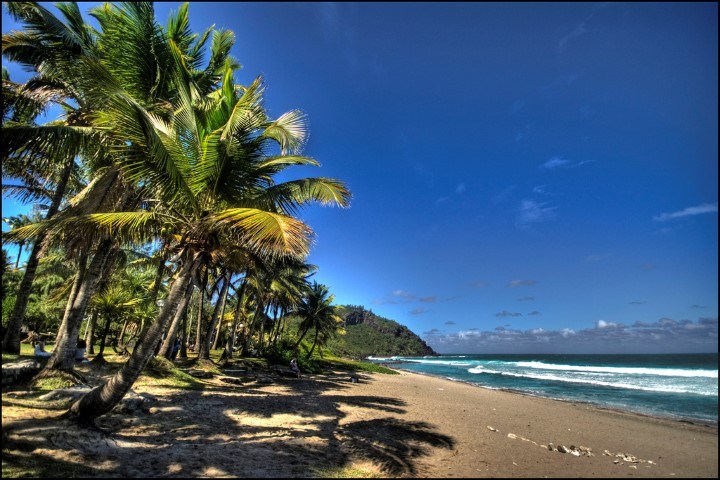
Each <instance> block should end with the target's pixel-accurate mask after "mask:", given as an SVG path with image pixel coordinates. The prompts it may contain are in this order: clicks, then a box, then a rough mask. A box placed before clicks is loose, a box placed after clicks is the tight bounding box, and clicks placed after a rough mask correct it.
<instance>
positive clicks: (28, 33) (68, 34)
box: [3, 2, 237, 369]
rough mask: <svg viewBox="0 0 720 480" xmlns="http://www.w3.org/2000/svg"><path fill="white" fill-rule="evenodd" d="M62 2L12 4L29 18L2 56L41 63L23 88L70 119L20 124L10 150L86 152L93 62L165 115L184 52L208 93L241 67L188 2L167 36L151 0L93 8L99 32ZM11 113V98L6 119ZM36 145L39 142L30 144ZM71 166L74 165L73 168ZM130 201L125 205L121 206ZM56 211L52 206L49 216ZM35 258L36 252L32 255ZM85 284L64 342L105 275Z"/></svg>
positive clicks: (7, 343)
mask: <svg viewBox="0 0 720 480" xmlns="http://www.w3.org/2000/svg"><path fill="white" fill-rule="evenodd" d="M56 6H57V7H58V9H59V10H60V11H61V13H62V14H63V17H64V19H65V21H64V22H63V21H61V20H60V19H58V18H57V17H55V16H54V15H53V14H52V13H51V12H49V11H48V10H47V9H45V8H44V7H42V6H40V5H39V4H37V3H36V2H10V3H8V9H9V10H10V12H11V14H12V15H13V16H15V17H16V18H17V19H18V20H20V21H21V22H23V24H24V26H25V27H26V28H25V30H23V31H21V32H11V33H10V34H8V35H4V36H3V54H4V55H5V56H6V58H8V59H9V60H12V61H17V62H19V63H21V64H23V65H25V66H26V67H29V68H35V70H36V71H37V72H38V75H36V77H35V78H34V79H33V80H32V82H28V83H29V84H32V87H33V88H25V89H22V92H25V93H26V96H30V97H32V96H31V95H30V94H33V95H34V96H35V97H37V98H38V99H45V100H47V101H53V102H55V103H59V104H60V105H62V106H63V108H64V109H65V110H66V115H65V116H66V120H65V121H64V122H61V124H58V125H46V126H43V128H25V127H22V126H19V125H17V126H16V125H13V126H12V127H13V129H12V130H11V131H8V132H7V133H9V134H10V135H9V138H11V139H12V140H13V141H12V142H9V145H7V146H6V147H4V148H6V149H7V152H23V153H24V154H25V155H26V156H27V155H28V152H35V153H33V156H34V158H44V157H47V155H42V154H43V153H46V152H47V151H48V149H47V148H40V147H43V146H45V145H46V144H48V142H49V143H50V144H51V145H52V147H53V151H55V152H60V153H62V154H65V155H66V157H67V158H74V156H75V154H76V153H79V152H80V151H82V149H83V142H87V140H86V138H85V137H87V136H90V137H91V138H90V140H95V138H94V136H95V135H96V134H97V133H98V131H97V130H95V129H92V128H90V129H88V128H85V129H82V128H78V127H80V126H82V127H85V126H88V125H91V119H92V118H93V117H94V116H95V114H96V112H97V111H98V110H101V109H102V108H103V105H104V101H103V100H104V98H103V96H102V95H95V96H93V95H91V92H92V91H93V89H94V84H95V83H96V82H97V78H96V77H95V76H94V75H93V73H92V71H89V70H88V68H91V67H88V66H89V65H93V67H92V68H97V69H99V70H102V72H103V74H106V75H108V76H112V78H113V79H114V81H115V82H114V83H113V85H116V86H120V87H121V88H123V89H124V91H125V92H127V93H128V95H130V96H132V97H133V99H135V100H136V101H138V102H140V104H141V105H143V107H144V108H145V109H146V110H147V112H148V113H150V114H153V115H160V116H167V115H168V114H170V113H171V112H170V111H169V110H168V105H170V103H169V101H171V100H172V99H173V95H175V92H176V89H175V88H174V86H173V83H172V81H171V79H170V77H171V75H172V73H174V72H175V69H174V68H172V65H174V63H175V61H176V59H177V58H181V59H182V62H183V63H182V66H183V71H184V73H185V76H186V77H189V78H192V79H193V80H194V81H195V83H196V87H197V90H198V91H199V92H205V93H206V92H209V91H211V90H212V89H213V88H214V86H215V84H216V83H217V81H218V79H219V78H220V77H219V74H218V72H219V71H220V68H221V67H222V66H224V65H232V66H235V65H237V62H236V61H234V60H233V59H232V58H231V57H230V56H229V46H228V41H229V40H231V36H229V35H228V34H227V33H225V32H216V31H214V30H213V29H208V31H206V32H205V33H204V34H203V35H202V36H201V37H200V38H197V35H193V34H192V33H191V31H190V30H189V25H188V12H187V5H184V6H183V7H181V8H180V10H179V11H178V12H177V14H175V15H173V16H171V18H170V22H169V24H168V28H167V32H168V34H167V35H166V34H165V32H164V31H163V30H162V28H161V27H160V26H159V25H158V24H157V23H156V22H155V19H154V10H153V6H152V4H151V3H146V2H142V3H141V2H138V3H128V4H124V5H123V6H121V7H116V6H113V5H110V4H104V5H103V6H100V7H97V8H95V9H93V10H92V11H91V15H92V16H94V17H95V18H96V19H97V21H98V23H99V24H100V26H101V30H100V31H96V30H94V29H93V28H91V27H89V26H88V25H87V24H85V23H84V21H83V19H82V15H81V14H80V11H79V9H78V8H77V5H76V4H74V3H69V4H58V5H56ZM211 34H213V37H212V44H211V55H210V60H209V62H208V64H207V67H206V68H204V69H202V68H201V64H202V57H203V51H202V48H203V46H204V45H205V43H206V42H207V40H208V38H209V37H210V35H211ZM176 56H177V58H176ZM6 84H7V87H8V89H10V88H11V87H12V85H10V84H9V83H7V82H5V81H4V82H3V89H4V90H6ZM16 90H17V89H16ZM18 91H20V90H18ZM13 92H15V90H13ZM28 92H29V93H28ZM35 97H32V98H35ZM13 98H15V97H13ZM65 98H70V99H72V100H73V102H66V101H64V99H65ZM26 103H28V102H26ZM17 104H19V102H13V103H12V105H11V106H12V107H13V108H15V110H17V107H16V105H17ZM5 112H6V108H5V104H4V105H3V119H4V120H5ZM5 126H6V122H5V121H4V127H5ZM50 127H52V128H50ZM4 139H5V136H4ZM38 139H42V141H38ZM61 142H64V143H61ZM4 143H6V142H4ZM31 145H36V147H34V148H32V149H29V148H28V146H31ZM124 147H127V145H124ZM109 153H110V154H112V153H113V152H109ZM6 156H7V155H3V157H6ZM49 158H50V159H52V158H53V157H51V156H50V157H49ZM103 158H104V160H105V163H102V164H97V162H90V163H88V165H90V166H91V167H92V169H96V168H98V167H103V166H105V167H106V166H107V155H105V156H104V157H103ZM5 165H6V162H5V161H3V173H5ZM70 166H71V165H69V164H68V168H69V167H70ZM63 172H66V170H63ZM68 174H69V172H68ZM63 178H64V177H63ZM136 183H137V182H136ZM116 185H117V186H118V187H119V188H125V189H127V188H131V186H130V185H128V184H127V183H116ZM62 192H63V189H60V188H58V189H57V190H56V193H57V195H58V196H59V198H60V199H61V198H62ZM128 206H129V205H125V206H124V207H123V208H121V210H122V209H126V208H128ZM51 210H52V208H51ZM56 210H57V209H55V211H56ZM96 211H97V212H102V211H103V210H96ZM105 211H106V210H105ZM53 213H54V212H51V211H49V212H48V215H47V218H50V217H51V216H52V214H53ZM85 213H88V212H85ZM38 233H39V234H44V231H42V230H40V231H38ZM40 243H41V242H36V245H37V246H38V247H39V245H40ZM96 245H97V246H98V248H100V247H102V249H99V250H97V252H96V258H97V259H98V262H97V263H98V264H100V263H102V261H103V259H104V258H105V257H106V256H107V254H108V253H109V248H110V246H109V245H108V244H107V243H106V242H102V241H100V242H97V243H96ZM33 258H34V257H33V256H32V255H31V260H32V259H33ZM92 266H93V265H91V267H92ZM30 267H31V262H30V261H29V263H28V268H27V269H26V279H27V281H26V282H25V283H27V284H28V287H29V285H30V284H31V283H32V279H33V276H32V274H33V272H34V270H33V269H32V268H30ZM94 271H101V270H97V269H96V270H94ZM82 282H83V284H82V286H83V288H79V289H78V290H77V294H78V295H80V297H79V298H77V299H76V298H73V297H71V298H70V299H69V300H68V312H70V311H71V310H72V312H73V313H72V315H71V318H70V319H69V321H68V322H64V325H65V328H63V329H61V333H60V337H59V338H58V340H59V341H67V342H70V341H74V340H73V339H70V338H65V337H71V335H68V334H67V332H73V331H75V330H76V327H77V326H78V325H77V323H78V322H79V321H81V319H82V317H83V315H84V312H85V308H86V306H87V304H88V300H89V298H90V296H91V295H92V294H93V292H94V290H95V289H96V288H97V282H98V277H97V276H92V275H90V276H87V277H83V279H82ZM25 290H27V289H25ZM23 291H24V290H23ZM25 304H26V301H24V299H22V298H18V301H17V302H16V304H15V312H14V313H13V315H12V317H11V322H10V328H9V329H8V334H7V335H6V337H5V339H4V343H3V346H4V348H5V349H6V350H8V349H9V350H13V349H15V348H17V349H19V337H18V334H19V331H20V326H21V323H22V318H23V312H24V308H25ZM16 333H17V334H16ZM68 352H69V350H68ZM54 357H56V356H55V355H54ZM52 360H53V361H52V362H48V368H61V369H67V368H70V369H71V368H72V359H71V358H69V359H65V360H60V359H58V358H53V359H52Z"/></svg>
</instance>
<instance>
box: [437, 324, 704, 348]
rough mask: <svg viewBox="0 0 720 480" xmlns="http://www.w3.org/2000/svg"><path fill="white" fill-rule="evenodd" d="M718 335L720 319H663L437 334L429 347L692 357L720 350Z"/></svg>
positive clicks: (472, 330)
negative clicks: (582, 327) (577, 328)
mask: <svg viewBox="0 0 720 480" xmlns="http://www.w3.org/2000/svg"><path fill="white" fill-rule="evenodd" d="M601 326H602V327H601ZM506 327H509V325H507V326H506ZM717 334H718V319H717V317H703V318H700V319H698V321H696V322H692V321H690V320H681V321H675V320H672V319H669V318H662V319H660V320H658V321H656V322H652V323H650V322H641V321H637V322H635V323H634V324H633V325H632V326H626V325H623V324H620V323H614V322H608V321H605V320H600V321H598V322H597V326H596V327H594V328H585V329H580V330H575V329H572V328H563V329H560V330H546V329H544V328H540V327H533V328H530V329H528V330H514V329H510V328H505V327H498V328H496V329H495V330H493V331H479V330H477V329H471V330H467V331H462V332H458V333H452V334H436V335H431V336H429V338H428V343H429V344H430V346H432V347H433V349H435V350H436V351H438V352H440V353H451V352H465V353H691V352H714V351H717V341H718V336H717Z"/></svg>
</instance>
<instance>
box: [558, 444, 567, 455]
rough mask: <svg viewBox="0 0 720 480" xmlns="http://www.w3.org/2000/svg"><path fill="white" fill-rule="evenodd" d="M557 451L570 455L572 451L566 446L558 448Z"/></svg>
mask: <svg viewBox="0 0 720 480" xmlns="http://www.w3.org/2000/svg"><path fill="white" fill-rule="evenodd" d="M557 451H558V452H560V453H570V449H569V448H567V447H566V446H565V445H560V446H558V448H557Z"/></svg>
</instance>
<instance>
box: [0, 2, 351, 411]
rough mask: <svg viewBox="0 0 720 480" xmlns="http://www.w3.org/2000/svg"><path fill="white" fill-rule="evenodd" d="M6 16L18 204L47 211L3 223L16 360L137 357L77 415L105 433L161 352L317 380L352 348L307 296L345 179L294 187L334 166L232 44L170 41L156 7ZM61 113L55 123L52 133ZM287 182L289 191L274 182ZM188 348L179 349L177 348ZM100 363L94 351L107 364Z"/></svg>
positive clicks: (8, 139) (5, 156)
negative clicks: (316, 245) (306, 212)
mask: <svg viewBox="0 0 720 480" xmlns="http://www.w3.org/2000/svg"><path fill="white" fill-rule="evenodd" d="M56 6H57V9H58V11H59V15H55V14H54V13H53V12H52V11H50V10H49V9H47V8H45V7H44V6H42V5H41V4H39V3H37V2H8V3H7V4H6V8H7V9H8V11H9V13H10V14H11V15H12V16H13V17H14V18H15V19H16V20H17V21H18V22H19V23H20V24H21V25H23V29H22V30H18V31H12V32H9V33H7V34H5V35H3V42H2V52H3V56H4V58H5V59H6V60H8V61H11V62H16V63H19V64H20V65H22V66H23V67H24V68H25V69H27V70H29V71H31V72H33V76H32V77H31V78H30V80H28V81H27V82H25V83H22V84H20V83H15V82H13V81H12V80H11V79H10V78H9V75H8V74H7V71H5V70H3V118H2V122H3V123H2V129H3V147H2V173H3V194H4V195H10V196H15V197H16V198H18V199H20V200H21V201H25V202H28V203H32V204H35V205H37V209H36V210H37V212H38V214H37V215H36V216H35V218H32V219H28V218H20V217H15V218H8V219H7V222H8V224H9V225H11V226H12V228H11V229H10V230H9V231H8V232H5V233H3V243H4V244H15V245H17V246H18V247H19V248H18V250H21V249H22V250H23V251H24V252H27V255H28V257H27V260H26V261H25V262H24V268H23V265H21V264H20V257H21V253H22V252H20V251H19V252H18V255H17V256H16V258H15V262H14V264H12V263H11V262H10V261H9V259H8V257H7V254H6V253H4V254H3V255H4V256H3V344H2V345H3V354H5V353H8V354H17V353H19V352H20V346H21V342H22V341H23V339H24V338H26V337H33V335H35V336H42V335H44V336H46V337H50V338H52V337H53V336H54V342H53V343H54V348H53V352H52V356H51V357H50V358H49V359H48V361H47V364H46V366H45V368H44V370H43V371H42V372H41V373H40V374H39V376H38V379H40V378H49V377H52V376H54V375H59V374H60V375H66V376H67V375H70V376H79V375H78V374H77V372H75V369H74V365H75V363H74V357H75V351H76V348H77V346H78V339H80V338H82V339H83V341H84V342H85V343H86V344H87V346H88V350H87V353H88V354H94V355H95V357H94V358H95V361H96V362H98V363H102V359H103V357H104V355H106V354H107V352H108V348H113V349H114V352H115V353H116V354H118V355H123V356H125V358H126V361H125V362H124V364H123V365H122V367H121V368H120V369H119V370H118V371H117V373H116V374H115V375H113V376H112V377H111V378H109V379H108V380H107V381H106V382H105V383H104V384H103V385H101V386H99V387H98V388H95V389H93V390H92V391H91V392H90V393H88V394H86V395H85V396H83V397H81V398H80V399H79V400H78V401H77V402H75V403H74V404H73V405H72V407H71V408H70V410H69V411H68V413H67V416H68V417H70V418H74V419H76V420H77V421H79V422H80V423H84V424H94V421H95V419H96V418H97V417H99V416H101V415H103V414H105V413H107V412H108V411H110V410H111V409H112V408H113V407H114V406H115V405H116V404H117V403H118V402H119V401H120V400H121V399H122V397H123V396H124V395H125V393H126V392H128V390H129V389H130V387H131V386H132V385H133V383H134V382H135V381H136V380H137V379H138V377H139V376H140V374H141V372H142V371H143V370H144V369H145V368H146V366H147V365H148V363H149V362H150V360H151V359H152V358H153V357H154V356H155V355H160V356H168V357H170V358H174V357H173V355H179V358H184V357H187V356H188V355H189V354H188V351H190V352H193V353H192V355H193V356H194V357H197V361H198V362H199V363H200V364H202V362H210V361H211V357H210V352H211V351H216V350H217V349H218V348H220V349H222V350H223V358H226V359H227V358H231V357H232V356H233V355H238V354H240V355H258V356H266V357H269V358H286V357H288V356H298V357H301V358H302V359H303V362H306V365H311V362H312V358H313V357H317V356H318V355H324V354H325V353H326V351H325V349H324V347H325V346H326V345H327V344H328V342H329V341H330V340H331V339H332V338H333V336H334V335H337V334H340V333H342V323H343V322H342V319H341V318H340V317H339V315H338V312H337V310H336V307H335V306H333V305H332V298H333V297H332V295H330V293H329V289H328V287H326V286H323V285H320V284H317V283H315V282H313V283H310V278H311V276H312V274H313V273H314V272H315V271H316V269H317V267H315V266H313V265H310V264H308V263H307V256H308V254H309V251H310V247H311V244H312V238H313V232H312V229H311V227H310V226H309V225H307V224H306V223H305V222H304V221H303V220H302V218H301V216H300V213H301V211H302V209H303V207H305V206H307V205H310V204H320V205H331V206H333V205H334V206H339V207H348V206H349V203H350V199H351V194H350V192H349V190H348V188H347V187H346V186H345V184H344V183H343V182H342V181H339V180H336V179H331V178H325V177H310V178H297V179H291V180H287V178H288V175H287V174H286V172H291V170H292V169H291V168H290V167H293V166H298V165H303V166H315V167H317V166H319V163H318V162H317V161H316V160H315V159H313V158H311V157H308V156H306V155H303V149H304V146H305V143H306V139H307V136H308V132H307V119H306V117H305V115H304V114H303V113H302V112H300V111H298V110H292V111H289V112H287V113H285V114H282V115H280V116H278V117H276V118H273V117H271V116H270V115H269V114H268V112H267V111H266V109H265V108H264V106H263V103H264V102H263V100H264V88H265V87H264V81H263V78H262V77H257V78H256V79H255V80H254V81H252V82H251V83H250V84H249V85H241V84H239V83H238V82H237V80H236V73H237V71H238V69H239V68H240V66H239V62H238V61H237V60H236V59H235V58H234V57H233V56H232V55H231V53H230V51H231V49H232V47H233V45H234V35H233V33H232V32H231V31H229V30H222V29H215V28H214V27H211V28H210V29H208V30H206V31H204V32H202V33H199V34H198V33H193V31H192V29H191V28H190V24H189V13H188V5H187V4H184V5H182V6H181V7H180V8H179V9H178V10H177V11H176V12H173V14H172V15H171V16H170V18H169V19H168V21H167V23H166V24H164V25H162V24H160V23H159V22H158V21H157V20H156V18H155V13H154V9H153V5H152V4H151V3H145V2H139V3H123V4H118V5H115V4H103V5H101V6H98V7H94V8H92V9H90V10H89V12H88V14H89V16H90V17H91V18H92V19H93V20H94V22H93V23H92V24H91V23H89V22H87V21H86V19H85V17H83V15H82V12H81V11H80V8H79V6H78V5H77V4H76V3H72V2H70V3H59V4H57V5H56ZM49 109H55V110H57V111H59V112H60V115H59V117H58V118H59V119H57V120H53V121H50V122H45V123H42V122H43V118H44V116H43V115H42V113H43V112H46V111H48V110H49ZM280 174H282V178H283V180H282V181H281V180H279V178H280ZM176 338H178V339H179V340H180V343H181V345H182V348H181V349H180V351H179V352H173V349H172V346H173V345H174V344H175V343H176V342H175V339H176ZM95 348H98V350H97V351H96V350H95Z"/></svg>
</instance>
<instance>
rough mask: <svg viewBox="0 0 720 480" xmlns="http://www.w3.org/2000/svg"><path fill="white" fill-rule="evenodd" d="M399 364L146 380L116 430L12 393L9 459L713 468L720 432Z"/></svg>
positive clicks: (181, 464)
mask: <svg viewBox="0 0 720 480" xmlns="http://www.w3.org/2000/svg"><path fill="white" fill-rule="evenodd" d="M397 371H398V374H397V375H387V374H381V373H368V372H357V371H345V370H334V371H332V372H329V373H326V374H305V375H303V376H302V378H300V379H297V378H286V377H277V376H264V377H263V378H262V379H259V380H258V381H255V382H251V383H242V384H233V383H227V382H225V381H223V379H227V378H228V376H232V374H231V372H225V375H226V376H218V377H214V378H210V379H206V380H202V384H203V388H202V389H192V390H186V389H178V388H172V387H167V386H166V387H163V386H161V385H156V384H153V382H147V383H146V382H143V383H142V384H141V385H138V386H137V388H135V392H136V393H138V394H141V395H149V396H151V397H152V398H154V400H153V401H152V403H150V404H148V405H147V406H146V407H145V408H143V409H142V410H138V411H136V412H135V413H127V412H112V413H110V414H108V415H105V416H103V417H101V419H100V422H99V423H100V426H101V427H103V428H106V429H109V430H110V431H112V432H113V433H112V435H110V436H109V437H107V436H104V435H102V434H99V433H96V432H91V431H88V430H86V429H80V428H77V427H76V426H75V425H73V424H70V423H68V422H67V421H62V420H58V419H57V418H56V416H57V414H58V413H60V411H61V410H62V409H60V410H58V409H57V408H52V409H47V408H46V407H47V405H46V404H38V405H37V406H35V407H32V406H31V407H29V408H28V406H27V405H25V406H23V405H22V402H23V401H22V400H19V399H17V397H15V396H11V395H6V394H3V410H2V412H3V434H4V435H6V437H5V438H4V439H3V447H4V449H3V463H4V466H3V468H5V462H6V460H10V461H14V462H16V463H15V465H19V467H16V468H21V467H22V466H23V465H25V467H24V468H26V469H30V470H32V468H36V467H32V466H34V465H47V467H46V469H45V470H43V471H41V473H43V474H44V475H41V476H51V477H60V476H65V477H68V476H78V474H77V471H73V472H74V474H72V475H69V474H64V475H63V474H61V471H62V468H65V466H71V465H76V466H78V468H82V469H84V470H83V471H82V475H80V476H87V477H129V478H144V477H150V478H154V477H193V478H197V477H263V478H277V477H281V478H282V477H301V478H307V477H333V478H335V477H343V476H355V477H415V478H417V477H430V478H438V477H440V478H442V477H445V478H448V477H450V478H462V477H471V478H473V477H474V478H477V477H523V478H542V477H575V478H578V477H580V478H588V477H605V478H607V477H614V478H619V477H627V476H633V477H645V478H672V477H694V478H697V477H702V478H717V474H718V442H717V437H718V436H717V430H716V429H712V428H709V427H705V426H701V425H694V424H686V423H682V422H676V421H671V420H665V419H659V418H655V417H645V416H641V415H637V414H633V413H625V412H616V411H611V410H604V409H599V408H595V407H592V406H589V405H584V404H572V403H568V402H564V401H558V400H554V399H548V398H543V397H536V396H528V395H524V394H518V393H515V392H508V391H503V390H495V389H487V388H478V386H476V385H472V384H469V383H465V382H460V381H453V380H449V379H446V378H440V377H436V376H431V375H424V374H419V373H415V372H407V371H404V370H399V369H398V370H397ZM352 377H355V378H357V379H358V381H357V382H353V381H351V379H352ZM260 380H262V381H260ZM28 445H32V448H28ZM549 447H552V450H550V449H549ZM561 447H562V449H561ZM563 452H565V453H563ZM573 452H574V453H573ZM35 471H37V470H35Z"/></svg>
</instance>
